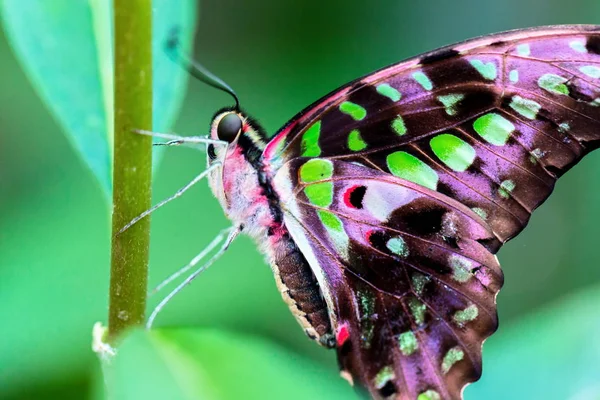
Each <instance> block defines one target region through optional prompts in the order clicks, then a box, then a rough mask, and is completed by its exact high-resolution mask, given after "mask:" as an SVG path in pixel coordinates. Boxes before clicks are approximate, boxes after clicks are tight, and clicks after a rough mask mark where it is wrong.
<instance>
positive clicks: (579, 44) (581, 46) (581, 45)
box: [569, 40, 587, 53]
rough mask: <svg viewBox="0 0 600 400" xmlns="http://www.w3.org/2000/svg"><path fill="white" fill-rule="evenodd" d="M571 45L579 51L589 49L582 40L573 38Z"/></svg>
mask: <svg viewBox="0 0 600 400" xmlns="http://www.w3.org/2000/svg"><path fill="white" fill-rule="evenodd" d="M569 47H571V48H572V49H573V50H575V51H576V52H578V53H587V49H586V48H585V43H583V42H582V41H581V40H573V41H572V42H570V43H569Z"/></svg>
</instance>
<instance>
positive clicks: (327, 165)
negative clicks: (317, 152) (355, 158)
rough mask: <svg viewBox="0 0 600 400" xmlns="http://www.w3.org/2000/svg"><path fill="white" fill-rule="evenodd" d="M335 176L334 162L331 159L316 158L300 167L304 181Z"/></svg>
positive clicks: (301, 177) (314, 180) (308, 181)
mask: <svg viewBox="0 0 600 400" xmlns="http://www.w3.org/2000/svg"><path fill="white" fill-rule="evenodd" d="M332 176H333V164H332V163H331V161H329V160H324V159H322V158H315V159H313V160H308V161H307V162H305V163H304V164H302V166H301V167H300V180H301V181H302V182H304V183H310V182H316V181H322V180H324V179H329V178H331V177H332Z"/></svg>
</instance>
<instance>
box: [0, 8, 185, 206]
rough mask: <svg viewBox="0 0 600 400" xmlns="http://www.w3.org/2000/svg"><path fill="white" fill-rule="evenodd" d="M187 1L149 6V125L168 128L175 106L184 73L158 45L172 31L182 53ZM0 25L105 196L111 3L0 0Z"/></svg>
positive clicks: (109, 178)
mask: <svg viewBox="0 0 600 400" xmlns="http://www.w3.org/2000/svg"><path fill="white" fill-rule="evenodd" d="M195 4H196V1H195V0H154V2H153V9H154V13H153V18H154V21H153V29H152V30H153V42H152V50H153V69H154V77H153V82H154V83H153V90H154V93H153V106H154V110H155V112H154V117H153V125H154V129H155V130H157V131H164V130H168V129H169V128H170V126H171V124H172V123H173V121H174V119H175V117H176V114H177V111H178V110H179V108H180V106H181V103H182V101H183V95H184V89H185V83H186V79H187V73H186V72H185V71H184V70H183V69H182V68H180V67H179V66H177V65H176V64H175V63H173V62H172V61H170V60H169V59H168V57H167V56H166V55H165V53H164V51H163V43H164V41H165V39H166V38H167V35H168V33H169V31H170V30H171V29H172V28H173V27H179V28H180V32H181V43H182V49H183V51H189V49H190V47H191V41H192V37H193V29H194V24H195V18H196V6H195ZM0 16H1V17H2V19H3V23H4V27H5V29H6V32H7V36H8V39H9V42H10V43H11V45H12V47H13V49H14V51H15V53H16V55H17V58H18V59H19V60H20V62H21V64H22V65H23V69H24V70H25V72H26V73H27V75H28V76H29V78H30V80H31V82H32V84H33V87H34V88H35V89H36V90H37V92H38V94H39V96H40V97H41V98H42V99H43V100H44V102H45V103H46V104H47V106H48V107H49V109H50V110H51V111H52V113H53V114H54V116H55V118H56V119H57V120H58V122H59V124H60V125H61V126H62V128H63V130H64V132H65V133H66V135H67V137H68V138H69V139H70V141H71V143H72V145H73V147H74V148H75V149H76V150H77V152H78V153H79V154H80V155H81V157H82V158H83V159H84V161H85V162H86V164H87V165H88V166H89V168H90V169H91V170H92V172H93V173H94V175H95V176H96V178H97V179H98V181H99V182H100V185H101V186H102V188H103V189H104V190H105V192H106V193H107V194H108V195H110V192H111V186H112V184H111V181H112V170H111V168H112V135H113V132H112V131H113V126H112V125H113V66H112V52H113V49H112V47H113V39H112V1H106V0H90V1H72V0H52V1H45V0H3V1H2V2H0Z"/></svg>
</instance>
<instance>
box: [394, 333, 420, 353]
mask: <svg viewBox="0 0 600 400" xmlns="http://www.w3.org/2000/svg"><path fill="white" fill-rule="evenodd" d="M398 344H399V345H400V351H401V352H402V354H404V355H405V356H410V355H411V354H413V353H414V352H415V351H417V349H418V348H419V342H418V341H417V337H416V336H415V334H414V333H413V332H412V331H408V332H404V333H401V334H400V335H399V336H398Z"/></svg>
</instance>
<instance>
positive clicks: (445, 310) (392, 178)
mask: <svg viewBox="0 0 600 400" xmlns="http://www.w3.org/2000/svg"><path fill="white" fill-rule="evenodd" d="M599 143H600V28H599V27H592V26H565V27H554V28H546V29H535V30H525V31H514V32H509V33H505V34H501V35H496V36H490V37H486V38H482V39H477V40H473V41H468V42H465V43H462V44H459V45H455V46H451V47H447V48H444V49H441V50H438V51H436V52H433V53H429V54H426V55H425V56H421V57H418V58H415V59H412V60H409V61H406V62H403V63H400V64H397V65H393V66H391V67H388V68H386V69H383V70H381V71H378V72H376V73H374V74H371V75H369V76H367V77H364V78H362V79H359V80H357V81H355V82H352V83H350V84H348V85H347V86H344V87H342V88H340V89H339V90H337V91H335V92H333V93H332V94H330V95H328V96H326V97H325V98H323V99H322V100H320V101H318V102H317V103H315V104H313V105H312V106H311V107H309V108H307V109H306V110H305V111H303V112H302V113H300V114H299V115H298V116H297V117H295V118H294V119H292V120H291V122H290V123H288V124H287V125H286V126H285V127H284V128H282V130H281V131H280V132H279V133H278V134H277V135H276V136H275V137H274V139H273V140H272V141H271V142H270V143H269V144H268V146H267V148H266V149H265V151H264V153H263V160H264V163H265V169H266V172H267V175H268V176H269V177H270V179H271V181H272V184H273V187H274V189H275V191H276V192H277V193H278V195H279V196H280V200H281V204H282V205H283V208H284V220H285V223H286V226H287V227H288V229H289V231H290V233H291V235H292V237H293V238H294V240H295V241H296V242H297V244H298V246H299V247H300V249H301V250H302V252H303V254H304V255H305V257H306V258H307V260H308V262H309V263H310V265H311V268H312V269H313V271H314V273H315V275H316V277H317V279H318V280H319V284H320V286H321V290H322V292H323V295H324V298H325V300H326V302H327V304H328V308H329V312H330V318H331V320H332V326H333V328H334V329H335V333H336V336H337V342H338V343H337V350H338V358H339V360H340V365H341V368H342V371H343V374H344V375H346V376H347V377H353V378H354V379H356V380H358V381H360V382H361V383H362V384H363V385H365V386H366V387H367V388H368V390H369V391H370V393H371V394H372V396H373V397H375V398H386V397H388V396H392V395H394V394H397V395H396V397H398V398H402V399H415V398H418V399H419V400H425V399H432V400H433V399H439V398H443V399H455V398H460V396H461V390H462V388H463V387H464V386H465V384H466V383H468V382H472V381H474V380H476V379H477V378H478V377H479V375H480V373H481V344H482V343H483V340H484V339H485V338H486V337H487V336H489V335H490V334H491V333H492V332H493V331H494V330H495V328H496V326H497V319H496V311H495V295H496V293H497V291H498V290H499V288H500V286H501V284H502V274H501V271H500V268H499V266H498V263H497V260H496V258H495V256H494V254H495V253H496V252H497V251H498V249H499V248H500V246H501V245H502V244H503V243H505V242H506V241H507V240H509V239H510V238H512V237H514V236H515V235H516V234H518V233H519V232H520V231H521V230H522V229H523V228H524V227H525V225H526V224H527V222H528V220H529V217H530V215H531V213H532V211H533V210H534V209H535V208H536V207H537V206H539V205H540V204H541V203H542V202H543V201H544V200H545V199H546V198H547V197H548V195H549V194H550V192H551V191H552V189H553V186H554V183H555V181H556V179H557V178H558V177H560V176H561V175H562V174H563V173H564V172H566V171H567V170H568V169H569V168H570V167H571V166H573V165H574V164H575V163H577V162H578V161H579V160H580V159H581V158H582V157H583V156H584V155H585V154H586V153H588V152H589V151H591V150H593V149H595V148H597V147H598V145H599ZM311 161H312V162H313V164H310V162H311ZM303 175H304V176H303ZM419 396H420V397H419Z"/></svg>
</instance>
